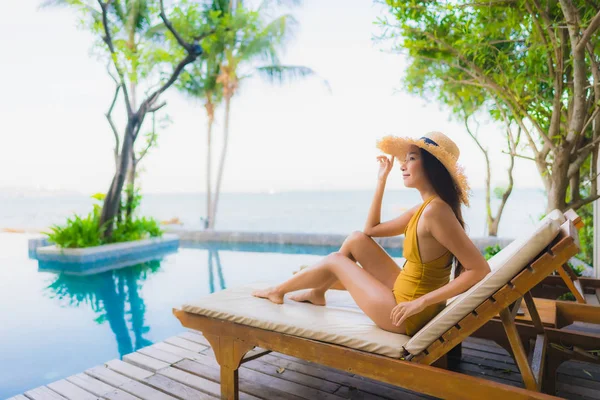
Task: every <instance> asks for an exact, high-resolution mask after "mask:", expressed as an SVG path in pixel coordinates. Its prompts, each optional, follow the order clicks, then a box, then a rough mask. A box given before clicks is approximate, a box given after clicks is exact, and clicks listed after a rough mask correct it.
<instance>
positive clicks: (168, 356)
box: [137, 346, 183, 365]
mask: <svg viewBox="0 0 600 400" xmlns="http://www.w3.org/2000/svg"><path fill="white" fill-rule="evenodd" d="M137 352H138V353H141V354H143V355H145V356H148V357H152V358H155V359H157V360H159V361H162V362H165V363H167V364H169V365H173V364H175V363H176V362H179V361H181V360H183V357H181V356H178V355H175V354H173V353H169V352H166V351H164V350H160V349H158V348H156V347H154V346H149V347H144V348H143V349H139V350H138V351H137Z"/></svg>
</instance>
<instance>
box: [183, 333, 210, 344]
mask: <svg viewBox="0 0 600 400" xmlns="http://www.w3.org/2000/svg"><path fill="white" fill-rule="evenodd" d="M177 337H180V338H182V339H185V340H189V341H191V342H194V343H198V344H201V345H202V346H205V347H210V343H209V342H208V340H206V338H205V337H204V336H203V335H202V333H201V332H194V331H187V332H183V333H181V334H179V335H177Z"/></svg>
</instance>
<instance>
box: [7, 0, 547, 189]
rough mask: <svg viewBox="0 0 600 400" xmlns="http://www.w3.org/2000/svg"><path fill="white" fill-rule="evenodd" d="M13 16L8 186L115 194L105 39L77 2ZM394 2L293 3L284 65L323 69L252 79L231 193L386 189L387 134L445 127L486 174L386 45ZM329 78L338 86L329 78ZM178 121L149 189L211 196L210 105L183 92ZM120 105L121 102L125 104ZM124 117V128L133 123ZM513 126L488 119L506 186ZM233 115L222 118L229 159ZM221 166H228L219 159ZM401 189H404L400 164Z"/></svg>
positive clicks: (148, 169) (477, 181) (237, 127)
mask: <svg viewBox="0 0 600 400" xmlns="http://www.w3.org/2000/svg"><path fill="white" fill-rule="evenodd" d="M5 1H8V10H9V12H4V13H1V14H0V88H1V90H2V95H1V96H0V136H1V138H2V145H1V146H0V171H1V172H0V191H4V192H11V191H23V190H25V191H27V190H50V191H67V192H79V193H84V194H91V193H96V192H105V191H106V190H107V189H108V187H109V185H110V181H111V179H112V176H113V174H114V168H115V167H114V159H113V148H114V138H113V135H112V132H111V130H110V128H109V125H108V123H107V121H106V119H105V117H104V113H105V112H106V110H107V109H108V106H109V104H110V101H111V98H112V95H113V89H114V87H113V83H112V81H111V80H110V78H109V77H108V75H107V73H106V70H105V65H104V63H102V62H100V61H99V60H98V59H96V58H95V57H93V56H92V55H91V54H90V50H91V47H92V43H93V41H94V38H93V37H92V36H91V34H89V33H87V32H85V31H82V30H78V29H77V26H76V16H75V14H74V13H73V12H71V11H70V10H68V9H47V8H44V9H39V8H38V6H39V4H41V0H5ZM384 12H385V10H384V8H383V7H382V6H381V5H378V4H374V3H373V2H371V1H367V0H351V1H350V0H328V1H319V0H305V1H304V2H303V4H302V5H301V6H300V7H297V8H295V9H294V10H293V11H292V13H293V15H294V16H295V18H296V19H297V20H298V23H299V27H298V29H297V32H296V35H295V37H294V38H293V40H291V41H290V43H289V45H288V46H287V49H286V51H285V53H284V54H283V56H282V61H283V63H284V64H287V65H303V66H307V67H310V68H312V69H313V70H314V71H315V72H316V73H317V74H318V77H314V78H308V79H304V80H298V81H295V82H292V83H289V84H285V85H279V86H277V85H272V84H269V83H267V82H264V81H261V79H260V78H258V77H253V78H250V79H248V80H246V81H244V82H242V84H241V87H240V90H239V92H238V95H237V96H236V97H235V98H234V100H233V103H232V111H231V127H230V139H229V152H228V154H227V162H226V165H225V175H224V181H223V186H222V188H223V191H225V192H280V191H296V190H358V189H361V190H362V189H371V188H374V186H375V183H376V177H377V170H378V165H377V162H376V156H377V155H378V154H379V153H378V151H377V149H376V148H375V143H376V140H377V139H378V138H380V137H382V136H385V135H390V134H391V135H399V136H416V137H420V136H422V135H423V134H424V133H426V132H428V131H432V130H438V131H442V132H444V133H446V134H447V135H448V136H450V137H451V138H452V140H454V141H455V142H456V143H457V145H458V146H459V148H460V149H461V156H460V159H459V162H460V163H461V164H462V165H463V166H464V167H465V170H466V173H467V176H468V177H469V179H470V182H471V186H472V187H474V188H477V187H482V186H483V184H484V179H485V176H484V171H485V167H484V166H485V165H484V161H483V160H484V159H483V155H482V153H481V152H480V150H479V149H478V148H477V147H476V145H475V143H474V141H473V140H472V139H471V138H470V137H469V136H468V134H467V132H466V130H465V128H464V125H463V123H462V122H461V121H456V120H452V119H451V115H450V112H449V111H448V110H447V109H444V108H443V107H442V106H441V105H440V104H438V103H435V102H430V101H427V100H425V99H421V98H419V97H415V96H412V95H409V94H407V93H406V92H405V91H404V90H403V88H402V85H401V79H402V76H403V71H404V70H405V68H406V65H407V62H408V61H407V59H406V57H405V56H404V55H402V54H397V53H392V52H390V51H389V45H390V44H389V43H376V42H374V41H373V35H374V34H376V33H378V32H379V28H378V27H377V26H376V25H375V24H374V22H375V20H376V18H377V17H378V16H381V15H383V13H384ZM323 80H326V81H327V82H328V84H329V87H330V89H328V88H327V86H326V85H324V84H323ZM164 100H166V101H167V106H166V108H165V112H166V113H168V115H169V116H170V118H171V120H172V123H171V124H170V125H169V126H168V127H166V128H164V129H161V130H160V132H159V140H158V148H156V149H154V150H153V151H152V152H151V153H150V154H148V156H147V157H146V158H145V159H144V160H143V161H142V163H141V165H140V168H141V169H142V171H141V174H140V178H139V182H140V183H141V187H142V190H143V191H144V192H146V193H180V192H203V191H204V190H205V185H206V178H205V174H206V166H205V164H206V162H205V160H206V158H205V153H206V147H205V142H206V118H205V116H204V109H203V107H202V104H201V103H200V102H198V101H194V100H191V99H189V98H187V97H186V96H184V95H182V94H179V93H177V92H176V91H175V90H170V91H169V92H168V93H167V94H166V96H164ZM117 106H119V105H117ZM118 122H119V127H120V128H121V127H123V126H124V123H123V122H122V120H121V121H118ZM502 129H503V128H502V127H501V126H495V125H493V124H482V125H481V127H480V130H479V132H480V135H481V136H483V137H485V140H484V144H485V145H486V146H488V147H489V148H490V149H492V151H491V154H490V155H491V158H492V162H493V165H494V166H493V174H494V176H493V178H492V182H493V184H494V185H504V184H505V183H506V181H507V178H506V173H505V169H506V166H507V165H508V158H507V156H506V155H503V154H502V153H501V152H500V151H499V149H500V148H501V147H502V145H503V139H502V133H501V130H502ZM222 131H223V118H222V112H219V113H218V115H217V124H216V126H215V128H214V135H215V141H214V143H215V146H214V147H215V150H216V153H215V155H214V156H213V159H214V160H215V161H216V160H217V159H218V152H219V151H220V146H221V142H220V139H221V137H222ZM213 170H216V163H215V167H213ZM515 184H516V186H517V187H541V181H540V178H539V176H538V173H537V171H536V169H535V167H534V165H533V164H532V163H531V162H530V161H527V160H521V159H519V160H517V163H516V176H515ZM388 187H392V188H395V189H401V188H403V186H402V180H401V174H400V170H399V168H395V170H394V171H393V172H392V173H391V174H390V177H389V179H388Z"/></svg>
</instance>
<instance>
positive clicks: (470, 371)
mask: <svg viewBox="0 0 600 400" xmlns="http://www.w3.org/2000/svg"><path fill="white" fill-rule="evenodd" d="M456 372H460V373H461V374H464V375H468V376H472V377H475V378H479V379H485V380H488V381H492V382H497V383H501V384H503V385H510V386H514V387H518V388H524V387H525V385H524V384H523V380H522V379H521V375H519V374H514V375H513V374H504V375H502V374H498V373H496V372H495V371H487V370H485V369H482V368H480V367H478V366H477V365H473V364H469V363H461V364H459V365H458V366H457V367H456Z"/></svg>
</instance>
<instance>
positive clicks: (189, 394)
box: [144, 375, 216, 400]
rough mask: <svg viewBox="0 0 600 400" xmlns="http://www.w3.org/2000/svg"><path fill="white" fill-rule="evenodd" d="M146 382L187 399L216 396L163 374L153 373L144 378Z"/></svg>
mask: <svg viewBox="0 0 600 400" xmlns="http://www.w3.org/2000/svg"><path fill="white" fill-rule="evenodd" d="M144 383H146V384H148V385H150V386H152V387H154V388H156V389H159V390H161V391H163V392H166V393H167V394H169V395H171V396H174V397H177V398H180V399H185V400H213V399H216V397H214V396H211V395H209V394H206V393H203V392H201V391H199V390H196V389H193V388H191V387H189V386H186V385H183V384H181V383H179V382H175V381H174V380H172V379H169V378H167V377H166V376H162V375H152V376H151V377H149V378H146V379H144Z"/></svg>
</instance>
